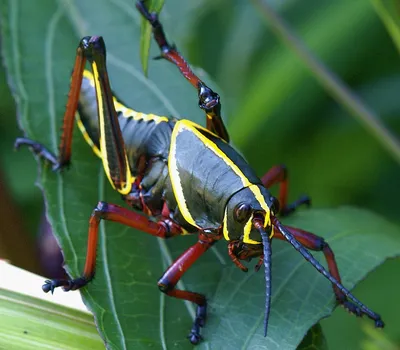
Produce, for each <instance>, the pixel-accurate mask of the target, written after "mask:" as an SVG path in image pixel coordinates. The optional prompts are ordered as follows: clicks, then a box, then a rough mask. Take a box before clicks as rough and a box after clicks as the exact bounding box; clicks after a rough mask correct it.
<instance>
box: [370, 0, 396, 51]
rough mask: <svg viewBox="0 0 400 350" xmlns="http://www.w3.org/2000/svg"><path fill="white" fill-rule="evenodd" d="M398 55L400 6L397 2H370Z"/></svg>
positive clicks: (388, 0)
mask: <svg viewBox="0 0 400 350" xmlns="http://www.w3.org/2000/svg"><path fill="white" fill-rule="evenodd" d="M371 3H372V5H373V6H374V8H375V10H376V12H377V13H378V15H379V17H380V18H381V20H382V22H383V23H384V25H385V26H386V28H387V30H388V32H389V34H390V36H391V37H392V39H393V42H394V44H395V45H396V47H397V50H398V51H399V53H400V6H399V2H398V1H397V0H384V1H382V0H371Z"/></svg>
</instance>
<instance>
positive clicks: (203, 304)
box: [158, 234, 215, 344]
mask: <svg viewBox="0 0 400 350" xmlns="http://www.w3.org/2000/svg"><path fill="white" fill-rule="evenodd" d="M214 243H215V240H213V239H208V238H207V237H205V236H203V235H202V234H200V236H199V241H198V242H197V243H196V244H195V245H193V246H191V247H190V248H189V249H188V250H186V251H185V252H184V253H183V254H182V255H181V256H180V257H179V258H178V259H176V260H175V261H174V263H173V264H172V265H171V266H170V267H169V268H168V269H167V271H165V273H164V275H163V276H162V277H161V278H160V280H159V281H158V286H159V288H160V290H161V291H162V292H163V293H165V294H167V295H169V296H171V297H175V298H178V299H184V300H189V301H191V302H193V303H195V304H197V311H196V319H195V320H194V323H193V327H192V329H191V332H190V334H189V336H188V338H189V340H190V342H191V343H192V344H197V343H198V342H199V341H200V340H201V336H200V327H203V326H204V324H205V319H206V313H207V301H206V298H205V296H204V295H202V294H199V293H194V292H189V291H184V290H179V289H176V288H175V286H176V284H177V283H178V281H179V280H180V279H181V277H182V276H183V274H184V273H185V272H186V271H187V270H188V269H189V268H190V267H191V266H192V265H193V263H194V262H195V261H196V260H197V259H198V258H200V256H202V255H203V254H204V253H205V252H206V251H207V250H208V249H209V248H210V247H211V246H212V245H213V244H214Z"/></svg>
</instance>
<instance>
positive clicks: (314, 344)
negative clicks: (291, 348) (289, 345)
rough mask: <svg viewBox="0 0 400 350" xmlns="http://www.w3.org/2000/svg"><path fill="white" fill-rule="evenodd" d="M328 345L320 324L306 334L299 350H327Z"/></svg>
mask: <svg viewBox="0 0 400 350" xmlns="http://www.w3.org/2000/svg"><path fill="white" fill-rule="evenodd" d="M327 349H328V344H327V343H326V339H325V336H324V333H323V332H322V327H321V325H320V324H319V323H317V324H316V325H314V326H313V327H312V328H311V329H310V330H309V331H308V332H307V334H306V336H305V337H304V339H303V341H302V342H301V343H300V345H299V347H298V348H297V350H327Z"/></svg>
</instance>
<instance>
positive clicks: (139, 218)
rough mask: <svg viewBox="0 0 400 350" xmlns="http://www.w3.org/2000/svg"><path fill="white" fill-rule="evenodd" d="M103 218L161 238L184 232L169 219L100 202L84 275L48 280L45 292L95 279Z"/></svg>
mask: <svg viewBox="0 0 400 350" xmlns="http://www.w3.org/2000/svg"><path fill="white" fill-rule="evenodd" d="M101 220H110V221H114V222H119V223H121V224H123V225H127V226H130V227H133V228H135V229H138V230H141V231H143V232H146V233H149V234H151V235H153V236H156V237H161V238H169V237H172V236H176V235H179V234H181V233H182V231H181V229H180V227H179V226H178V225H174V224H171V223H170V222H169V221H168V222H167V221H165V222H164V221H159V222H153V221H150V220H149V219H148V218H147V217H146V216H144V215H141V214H137V213H135V212H132V211H130V210H128V209H125V208H122V207H119V206H117V205H115V204H108V203H105V202H99V203H98V204H97V207H96V208H95V209H94V210H93V212H92V215H91V216H90V220H89V233H88V245H87V253H86V263H85V268H84V270H83V274H82V276H81V277H78V278H75V279H62V280H51V281H50V280H48V281H46V283H45V284H44V285H43V291H44V292H46V293H47V292H49V291H51V292H53V291H54V289H55V288H56V287H60V286H62V287H64V290H65V291H69V290H75V289H79V288H81V287H83V286H85V285H86V284H87V283H88V282H90V281H91V280H92V279H93V277H94V272H95V267H96V251H97V239H98V230H99V224H100V221H101Z"/></svg>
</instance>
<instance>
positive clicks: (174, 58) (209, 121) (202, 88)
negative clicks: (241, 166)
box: [136, 0, 229, 142]
mask: <svg viewBox="0 0 400 350" xmlns="http://www.w3.org/2000/svg"><path fill="white" fill-rule="evenodd" d="M136 7H137V9H138V10H139V12H140V13H141V14H142V15H143V17H144V18H146V19H147V20H148V21H149V22H150V24H151V26H152V27H153V34H154V39H155V40H156V42H157V44H158V46H159V47H160V50H161V56H160V57H159V58H165V59H166V60H168V61H169V62H171V63H173V64H175V65H176V66H177V67H178V68H179V70H180V72H181V73H182V74H183V76H184V77H185V78H186V79H187V80H188V81H189V82H190V84H192V85H193V86H194V87H195V88H196V89H197V91H198V94H199V107H200V108H201V109H203V110H204V111H205V113H206V126H207V129H208V130H210V131H212V132H213V133H215V134H217V135H218V136H219V137H221V138H222V139H224V140H225V141H226V142H229V135H228V131H227V130H226V128H225V125H224V122H223V121H222V118H221V103H220V99H219V95H218V94H217V93H215V92H214V91H212V90H211V89H210V88H209V87H208V86H207V85H206V84H205V83H204V82H203V81H201V80H200V79H199V78H198V77H197V76H196V75H195V74H194V73H193V71H192V70H191V69H190V67H189V65H188V63H187V62H186V61H185V59H184V58H183V57H182V56H181V55H180V54H179V52H178V51H177V50H176V48H175V47H174V46H171V45H170V44H169V43H168V41H167V39H166V37H165V33H164V30H163V27H162V25H161V23H160V21H159V20H158V17H157V14H156V13H150V12H149V11H148V9H147V8H146V5H145V4H144V1H143V0H141V1H138V2H137V3H136Z"/></svg>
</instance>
